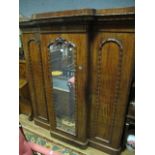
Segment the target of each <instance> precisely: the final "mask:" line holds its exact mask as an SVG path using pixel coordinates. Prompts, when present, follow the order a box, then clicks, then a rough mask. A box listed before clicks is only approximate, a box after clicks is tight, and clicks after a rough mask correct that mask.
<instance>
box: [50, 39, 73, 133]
mask: <svg viewBox="0 0 155 155" xmlns="http://www.w3.org/2000/svg"><path fill="white" fill-rule="evenodd" d="M49 52H50V66H51V69H50V72H51V82H52V83H51V85H52V89H53V91H52V92H53V97H52V98H53V102H54V107H55V114H56V126H57V129H59V130H62V131H64V132H67V133H70V134H72V135H75V63H74V54H75V45H74V44H73V43H71V42H68V41H66V40H64V39H62V38H57V39H56V40H55V41H54V42H53V43H51V44H50V45H49Z"/></svg>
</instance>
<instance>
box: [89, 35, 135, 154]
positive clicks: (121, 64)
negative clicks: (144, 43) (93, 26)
mask: <svg viewBox="0 0 155 155" xmlns="http://www.w3.org/2000/svg"><path fill="white" fill-rule="evenodd" d="M133 60H134V34H133V33H112V32H100V33H98V34H96V35H94V40H93V47H92V52H91V61H92V63H91V70H92V71H91V75H90V77H91V78H90V80H91V86H90V109H89V113H90V117H89V118H90V119H89V125H90V130H89V138H90V144H91V145H93V146H96V147H97V148H100V149H103V150H108V152H117V151H119V150H120V142H121V137H122V132H123V125H124V119H125V111H126V105H127V99H128V94H129V87H130V81H131V75H132V69H133V64H134V61H133Z"/></svg>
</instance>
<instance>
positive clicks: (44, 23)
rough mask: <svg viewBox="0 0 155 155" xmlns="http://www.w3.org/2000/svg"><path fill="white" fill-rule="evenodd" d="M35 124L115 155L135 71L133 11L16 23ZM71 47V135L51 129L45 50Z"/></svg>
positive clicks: (52, 110)
mask: <svg viewBox="0 0 155 155" xmlns="http://www.w3.org/2000/svg"><path fill="white" fill-rule="evenodd" d="M20 28H21V30H22V33H23V34H22V40H23V46H24V50H25V52H26V61H27V64H28V72H29V74H28V79H29V80H30V90H31V97H32V103H33V108H34V117H35V123H37V124H38V125H40V126H42V127H45V128H48V127H49V126H50V132H51V135H52V136H55V137H58V138H59V139H62V140H65V141H67V142H69V143H72V144H76V145H78V146H81V147H82V148H85V147H86V146H87V144H89V145H91V146H94V147H96V148H98V149H101V150H103V151H105V152H107V153H110V154H119V152H120V150H121V139H122V133H123V127H124V124H125V116H126V109H127V103H128V96H129V89H130V84H131V77H132V70H133V67H134V8H119V9H106V10H95V9H81V10H76V11H74V10H70V11H64V12H55V13H43V14H35V15H33V16H32V18H31V19H30V20H27V21H22V22H20ZM59 37H61V38H63V39H66V40H68V41H70V42H72V43H74V44H75V46H76V54H75V57H74V59H75V66H76V75H75V76H76V78H75V79H76V82H75V84H76V86H75V99H76V135H70V134H68V133H65V132H63V131H61V130H58V129H57V128H56V116H55V107H54V103H53V98H52V94H53V92H52V88H51V75H50V74H51V73H50V70H49V68H50V66H49V59H50V56H49V51H48V46H49V44H50V43H51V42H53V41H54V40H55V39H56V38H59Z"/></svg>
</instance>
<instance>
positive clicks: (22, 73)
mask: <svg viewBox="0 0 155 155" xmlns="http://www.w3.org/2000/svg"><path fill="white" fill-rule="evenodd" d="M19 113H22V114H26V115H28V116H29V117H28V118H29V120H32V119H33V112H32V104H31V98H30V93H29V86H28V81H27V78H26V61H25V60H19Z"/></svg>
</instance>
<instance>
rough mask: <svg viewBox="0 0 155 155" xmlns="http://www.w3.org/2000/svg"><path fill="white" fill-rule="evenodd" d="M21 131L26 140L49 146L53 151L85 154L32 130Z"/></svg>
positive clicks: (70, 154) (73, 154) (74, 154)
mask: <svg viewBox="0 0 155 155" xmlns="http://www.w3.org/2000/svg"><path fill="white" fill-rule="evenodd" d="M23 131H24V134H25V136H26V139H27V140H28V141H31V142H34V143H36V144H39V145H42V146H44V147H46V148H49V149H51V150H53V151H57V152H60V153H61V154H63V155H86V154H83V153H81V152H77V151H76V150H73V149H71V148H66V147H64V146H63V145H61V144H57V143H55V142H52V141H49V140H47V139H45V138H43V137H41V136H39V135H37V134H35V133H33V132H32V131H28V130H27V129H23Z"/></svg>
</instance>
